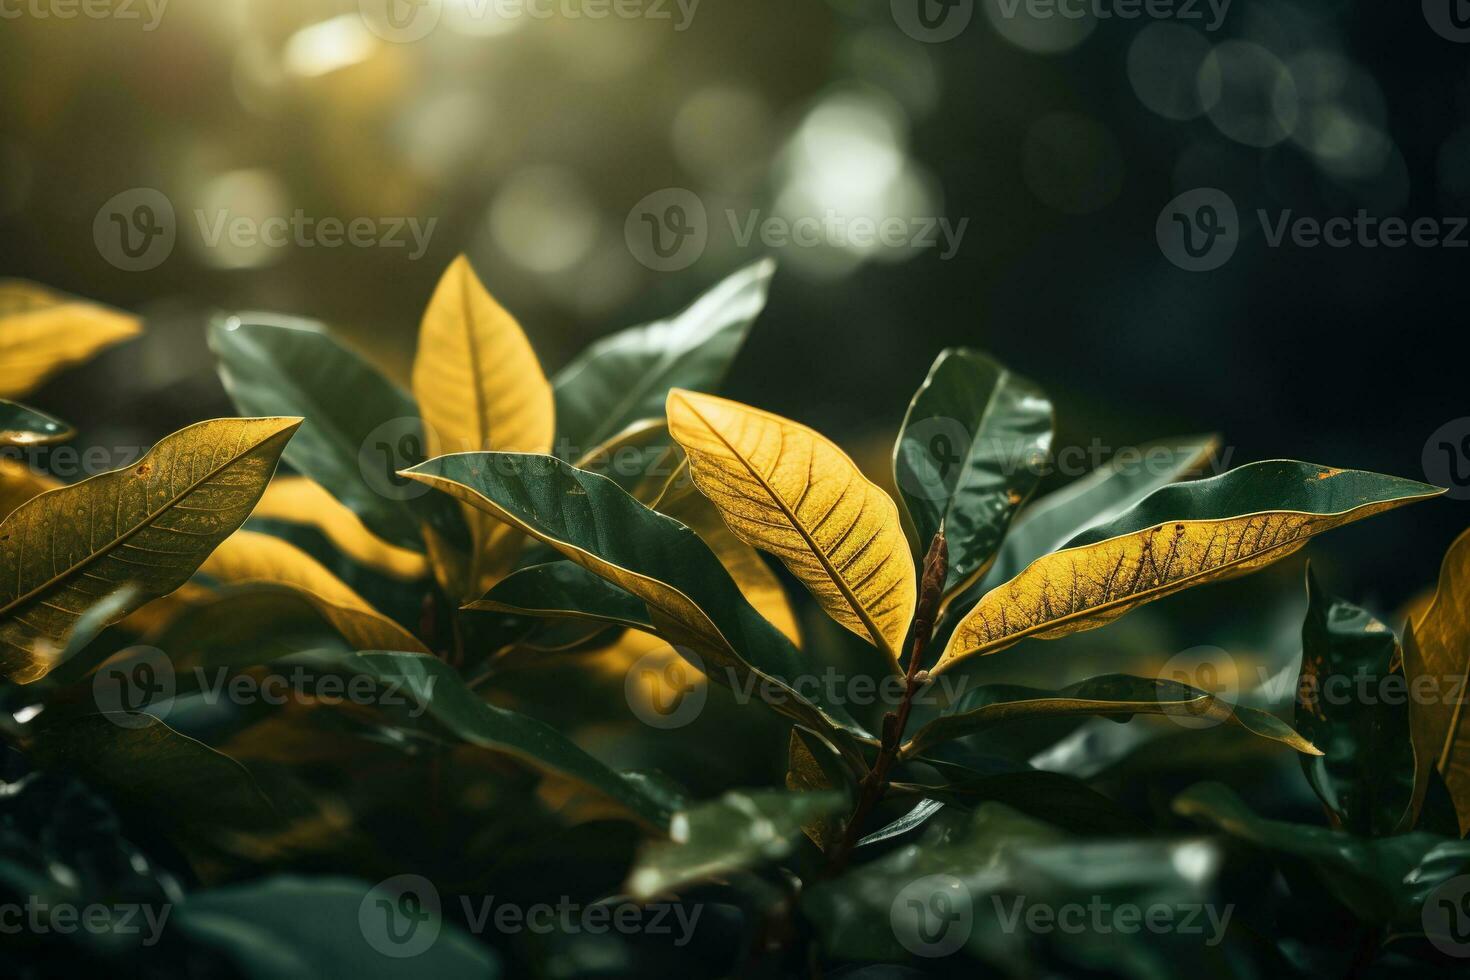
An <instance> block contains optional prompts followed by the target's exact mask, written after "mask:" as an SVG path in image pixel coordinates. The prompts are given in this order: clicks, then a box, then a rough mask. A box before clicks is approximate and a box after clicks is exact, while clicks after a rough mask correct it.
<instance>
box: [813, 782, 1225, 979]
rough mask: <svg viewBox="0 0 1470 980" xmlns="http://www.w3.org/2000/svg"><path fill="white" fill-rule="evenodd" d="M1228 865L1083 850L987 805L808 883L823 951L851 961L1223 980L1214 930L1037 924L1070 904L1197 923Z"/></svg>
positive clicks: (1204, 853) (1150, 847)
mask: <svg viewBox="0 0 1470 980" xmlns="http://www.w3.org/2000/svg"><path fill="white" fill-rule="evenodd" d="M1218 865H1219V854H1218V853H1217V852H1216V851H1215V849H1214V848H1212V847H1210V846H1209V845H1207V844H1204V843H1201V842H1199V841H1193V840H1185V841H1168V840H1163V841H1131V840H1129V841H1074V840H1072V839H1069V838H1068V837H1067V836H1066V835H1064V834H1063V833H1061V832H1060V831H1058V830H1056V829H1055V828H1052V827H1049V826H1047V825H1045V824H1042V823H1040V822H1038V821H1036V820H1033V819H1031V818H1029V817H1026V816H1023V815H1021V814H1019V813H1017V812H1015V811H1014V810H1011V809H1010V808H1008V807H1006V806H1003V805H1001V804H997V803H987V804H985V805H984V806H982V807H980V808H979V809H978V810H976V811H975V812H974V814H972V815H970V816H969V817H968V818H967V819H963V820H961V819H959V815H958V814H955V815H953V816H952V817H951V818H950V819H947V820H945V819H943V818H941V819H936V820H934V821H932V822H931V826H930V829H929V830H928V831H927V832H926V833H925V834H924V836H923V838H922V839H921V840H920V841H919V842H918V843H916V844H909V845H907V846H904V847H900V848H897V849H895V850H893V851H891V852H890V853H888V854H885V855H883V856H882V857H880V858H878V859H876V860H874V861H871V862H869V863H867V864H865V865H862V866H861V867H858V868H856V869H855V870H853V871H850V872H849V873H847V874H846V875H844V876H843V877H841V878H837V879H834V880H829V881H823V882H820V883H817V884H815V885H814V886H812V887H809V888H808V889H807V890H806V891H805V893H804V894H803V896H802V908H803V911H805V912H806V914H807V916H808V917H809V918H810V919H811V920H812V921H813V923H814V924H815V925H816V927H817V931H818V935H819V937H820V939H821V943H822V946H823V948H824V949H826V950H827V951H828V952H829V953H830V954H831V955H833V956H837V957H840V958H841V959H843V960H849V961H851V960H898V959H904V960H907V959H908V958H909V957H910V956H919V957H925V958H937V957H940V956H947V957H949V960H948V962H947V964H946V965H947V966H948V965H949V964H953V968H954V969H955V970H957V971H959V972H963V973H975V972H976V971H975V970H974V968H973V967H969V968H966V966H965V965H964V961H963V959H962V954H963V953H969V954H970V955H972V956H974V957H977V958H979V959H981V960H984V961H986V962H988V963H990V964H992V965H993V966H996V967H999V968H1001V970H1002V972H1004V973H1005V974H1007V975H1017V976H1033V975H1034V976H1047V975H1065V976H1071V975H1074V974H1075V973H1080V974H1083V975H1091V974H1092V973H1094V972H1095V973H1097V974H1098V975H1104V976H1124V977H1134V978H1142V980H1173V978H1175V977H1178V976H1192V977H1215V976H1219V977H1225V976H1230V975H1232V974H1231V973H1230V972H1229V971H1228V970H1226V969H1225V966H1226V961H1225V960H1224V954H1225V951H1224V950H1223V949H1221V948H1220V947H1219V946H1218V945H1212V944H1211V942H1210V940H1211V939H1214V941H1215V942H1216V943H1218V937H1212V936H1211V932H1212V931H1213V930H1212V928H1211V925H1210V924H1208V923H1205V924H1204V925H1205V928H1204V935H1199V934H1194V935H1190V934H1186V933H1185V932H1184V930H1174V931H1170V932H1167V933H1160V932H1159V931H1157V930H1149V929H1137V930H1125V929H1119V928H1116V927H1114V928H1103V929H1096V928H1089V927H1088V925H1087V924H1084V925H1083V927H1082V928H1080V929H1078V928H1075V927H1074V928H1068V929H1061V928H1057V927H1056V923H1053V928H1052V929H1050V930H1046V931H1038V930H1033V929H1031V928H1027V927H1026V923H1027V918H1026V916H1027V915H1028V914H1029V913H1030V912H1031V911H1032V910H1033V909H1036V908H1037V907H1040V908H1042V909H1047V910H1050V913H1051V914H1052V915H1056V914H1058V913H1059V911H1060V910H1061V909H1062V907H1063V906H1073V905H1076V906H1081V907H1083V908H1088V907H1096V906H1098V905H1105V906H1106V907H1109V908H1116V907H1118V906H1121V905H1125V904H1126V905H1130V906H1137V907H1139V908H1140V909H1148V908H1149V907H1150V906H1155V905H1163V906H1167V907H1169V908H1171V909H1174V910H1175V911H1176V912H1177V913H1178V914H1180V915H1182V914H1184V912H1185V911H1186V910H1188V909H1193V910H1194V914H1195V915H1198V912H1199V906H1200V905H1201V904H1203V903H1205V902H1206V901H1207V900H1208V898H1209V891H1208V889H1209V887H1210V885H1211V883H1212V880H1213V877H1214V873H1215V870H1216V868H1217V867H1218ZM1015 916H1019V918H1014V917H1015ZM1199 918H1201V919H1203V918H1204V917H1203V916H1199ZM1103 922H1104V925H1107V926H1111V925H1113V923H1112V921H1111V920H1109V919H1104V920H1103ZM1007 923H1009V926H1008V925H1007ZM1062 964H1068V965H1070V966H1071V967H1073V969H1070V970H1069V969H1066V968H1064V967H1063V966H1062Z"/></svg>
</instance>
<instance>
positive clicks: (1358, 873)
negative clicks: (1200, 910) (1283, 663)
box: [1174, 783, 1470, 931]
mask: <svg viewBox="0 0 1470 980" xmlns="http://www.w3.org/2000/svg"><path fill="white" fill-rule="evenodd" d="M1174 812H1175V813H1177V814H1179V815H1180V816H1182V817H1188V818H1190V819H1193V820H1196V821H1198V822H1200V823H1203V824H1206V825H1208V826H1212V827H1215V828H1216V829H1218V830H1220V831H1222V832H1223V833H1226V834H1229V835H1231V836H1232V837H1238V838H1240V839H1241V840H1244V841H1246V842H1248V843H1251V844H1254V845H1255V846H1257V847H1260V848H1262V849H1264V850H1266V851H1271V852H1274V853H1276V854H1280V855H1289V856H1291V857H1295V858H1301V859H1304V860H1305V861H1306V862H1307V863H1308V864H1309V865H1310V866H1311V867H1312V868H1313V869H1314V870H1315V871H1316V873H1317V874H1318V875H1319V876H1320V877H1321V878H1322V880H1323V882H1324V884H1325V885H1326V886H1327V887H1328V889H1329V890H1330V891H1331V892H1332V894H1333V895H1334V896H1335V897H1336V898H1338V899H1339V900H1340V901H1341V902H1342V903H1343V904H1344V905H1346V906H1347V907H1348V908H1349V909H1351V910H1352V911H1353V912H1354V913H1355V914H1356V915H1357V916H1359V917H1360V918H1364V919H1367V920H1369V921H1371V922H1378V923H1384V924H1399V925H1409V924H1412V927H1413V928H1414V930H1415V931H1418V928H1419V926H1418V922H1419V909H1420V908H1421V907H1422V906H1423V904H1424V899H1425V898H1426V897H1427V896H1428V895H1429V893H1430V892H1432V891H1433V890H1434V889H1435V887H1436V886H1437V885H1439V884H1440V883H1441V882H1443V881H1444V880H1446V879H1447V878H1451V877H1453V876H1455V875H1457V874H1461V873H1463V872H1464V871H1465V868H1466V867H1467V864H1470V841H1463V840H1454V839H1452V838H1448V837H1440V836H1439V835H1437V834H1429V833H1425V832H1423V831H1416V832H1414V833H1411V834H1400V835H1398V836H1396V837H1385V838H1382V839H1379V840H1368V839H1364V838H1360V837H1354V836H1352V835H1351V834H1346V833H1343V832H1342V831H1336V830H1328V829H1326V828H1324V827H1312V826H1305V825H1302V824H1294V823H1286V822H1284V821H1281V820H1266V819H1263V818H1261V817H1259V816H1257V815H1256V814H1254V813H1252V812H1251V810H1250V809H1249V808H1248V807H1247V806H1246V805H1245V803H1244V802H1242V801H1241V799H1240V797H1238V796H1236V795H1235V792H1234V791H1233V790H1231V789H1230V788H1229V787H1226V786H1222V785H1221V784H1219V783H1200V784H1199V785H1197V786H1193V787H1190V788H1189V789H1188V790H1186V791H1185V792H1183V793H1181V794H1180V795H1179V796H1177V797H1175V799H1174Z"/></svg>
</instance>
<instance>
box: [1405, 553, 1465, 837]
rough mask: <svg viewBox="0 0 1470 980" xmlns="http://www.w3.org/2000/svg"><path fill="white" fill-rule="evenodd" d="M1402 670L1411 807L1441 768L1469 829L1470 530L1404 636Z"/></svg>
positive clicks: (1420, 799)
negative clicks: (1410, 739) (1410, 757)
mask: <svg viewBox="0 0 1470 980" xmlns="http://www.w3.org/2000/svg"><path fill="white" fill-rule="evenodd" d="M1404 674H1405V676H1406V677H1407V678H1408V681H1409V690H1410V691H1411V692H1414V695H1413V696H1412V697H1411V698H1410V699H1409V727H1410V732H1411V735H1412V737H1413V743H1414V760H1415V776H1414V798H1413V806H1412V809H1413V812H1415V813H1417V812H1418V810H1419V808H1420V806H1422V804H1423V801H1424V793H1425V790H1426V789H1427V788H1428V779H1429V770H1430V769H1431V768H1432V769H1434V770H1436V771H1438V772H1439V774H1440V776H1441V778H1443V780H1444V784H1445V787H1446V788H1447V789H1448V790H1449V793H1450V799H1451V800H1453V801H1454V805H1455V813H1456V814H1458V815H1459V818H1460V833H1461V834H1465V833H1470V692H1467V691H1466V690H1465V688H1466V680H1467V678H1470V531H1466V532H1465V533H1464V534H1461V535H1460V536H1459V537H1458V538H1456V539H1455V542H1454V544H1452V545H1450V550H1449V551H1448V552H1446V553H1445V556H1444V564H1443V565H1441V566H1440V570H1439V587H1438V589H1437V590H1436V592H1435V594H1434V602H1433V603H1432V604H1431V605H1430V606H1429V608H1428V609H1427V610H1425V612H1424V614H1423V615H1422V616H1420V617H1419V619H1417V620H1416V621H1414V622H1413V623H1411V624H1410V628H1409V630H1408V631H1407V633H1406V634H1405V636H1404Z"/></svg>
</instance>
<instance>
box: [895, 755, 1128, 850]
mask: <svg viewBox="0 0 1470 980" xmlns="http://www.w3.org/2000/svg"><path fill="white" fill-rule="evenodd" d="M920 761H925V760H920ZM893 792H894V793H897V794H901V793H912V794H914V795H916V796H923V797H926V798H930V799H932V800H936V801H943V802H946V803H950V804H953V805H955V806H962V807H966V808H969V809H973V808H975V807H977V806H980V805H981V804H983V803H1003V804H1005V805H1006V806H1008V807H1011V808H1012V809H1014V810H1019V811H1020V812H1021V813H1024V814H1026V815H1027V816H1029V817H1034V818H1035V819H1037V820H1044V821H1046V822H1047V823H1049V824H1051V825H1052V826H1055V827H1060V828H1061V829H1063V830H1066V831H1068V832H1069V833H1075V834H1083V835H1087V836H1097V835H1099V834H1125V833H1135V834H1136V833H1139V832H1141V831H1142V827H1141V825H1140V824H1139V822H1138V820H1137V819H1136V818H1134V817H1133V816H1131V815H1130V814H1129V813H1128V812H1127V811H1125V810H1123V809H1122V808H1121V807H1120V806H1118V804H1116V803H1114V802H1113V801H1112V800H1110V799H1108V797H1106V796H1104V795H1103V794H1101V793H1099V792H1098V791H1097V790H1095V789H1093V788H1092V787H1090V786H1088V785H1087V784H1086V783H1084V782H1082V781H1081V780H1080V779H1075V778H1073V777H1071V776H1067V775H1064V774H1062V773H1058V772H1046V771H1043V770H1040V769H1030V770H1024V771H1021V772H1000V773H989V774H986V775H976V776H974V777H972V778H965V779H958V780H955V781H952V782H950V783H947V784H946V785H943V786H920V785H915V784H910V783H894V784H893Z"/></svg>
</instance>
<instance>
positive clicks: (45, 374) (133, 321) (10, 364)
mask: <svg viewBox="0 0 1470 980" xmlns="http://www.w3.org/2000/svg"><path fill="white" fill-rule="evenodd" d="M142 329H143V326H142V324H141V323H139V322H138V319H137V317H134V316H129V315H128V314H126V313H119V312H118V311H117V310H111V309H108V308H107V307H105V306H99V305H97V304H95V303H89V302H86V301H85V300H80V299H74V298H72V297H69V296H63V295H61V294H60V293H55V292H52V291H51V290H49V289H45V288H43V287H41V286H38V285H36V284H34V283H29V282H21V281H19V280H15V279H6V280H3V281H0V398H15V397H18V396H20V395H24V394H25V393H26V392H28V391H30V390H31V389H33V388H35V387H37V386H38V385H40V384H41V382H43V381H45V380H46V379H47V378H49V377H51V375H53V374H55V373H57V372H58V371H62V370H64V369H66V368H68V367H71V366H72V365H74V364H80V363H81V362H83V361H85V360H87V359H89V358H91V357H92V356H93V355H95V354H97V353H98V352H99V351H102V350H104V349H105V348H108V347H111V346H113V345H114V344H119V343H122V342H123V341H124V340H128V339H129V338H131V337H135V336H137V335H138V334H139V333H140V332H142Z"/></svg>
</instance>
